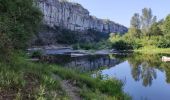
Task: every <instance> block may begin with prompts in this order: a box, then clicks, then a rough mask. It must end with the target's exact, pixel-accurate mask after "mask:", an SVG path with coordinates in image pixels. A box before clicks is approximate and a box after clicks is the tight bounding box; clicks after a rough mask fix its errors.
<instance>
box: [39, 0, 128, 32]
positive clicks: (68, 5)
mask: <svg viewBox="0 0 170 100" xmlns="http://www.w3.org/2000/svg"><path fill="white" fill-rule="evenodd" d="M38 6H39V8H40V9H41V10H42V12H43V13H44V23H45V24H46V25H49V26H50V27H53V26H63V27H64V28H66V29H70V30H80V31H84V30H87V29H94V30H97V31H100V32H107V33H110V32H120V33H124V32H126V31H127V28H126V27H124V26H122V25H120V24H117V23H114V22H112V21H109V20H103V19H98V18H96V17H94V16H91V15H89V11H88V10H87V9H85V8H83V7H82V6H81V5H80V4H78V3H73V2H68V1H66V0H38Z"/></svg>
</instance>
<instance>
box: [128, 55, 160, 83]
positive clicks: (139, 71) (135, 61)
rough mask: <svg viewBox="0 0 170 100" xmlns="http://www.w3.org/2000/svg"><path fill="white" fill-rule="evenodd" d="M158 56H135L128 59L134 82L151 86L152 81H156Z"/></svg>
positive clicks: (158, 65) (158, 66)
mask: <svg viewBox="0 0 170 100" xmlns="http://www.w3.org/2000/svg"><path fill="white" fill-rule="evenodd" d="M159 59H160V57H159V55H146V54H135V55H133V56H131V57H129V58H128V62H129V64H130V66H131V68H132V71H131V74H132V77H133V78H134V80H135V81H140V80H142V81H143V85H144V86H151V85H152V81H153V79H156V77H157V75H156V69H159V70H162V69H161V68H160V65H161V62H160V60H159Z"/></svg>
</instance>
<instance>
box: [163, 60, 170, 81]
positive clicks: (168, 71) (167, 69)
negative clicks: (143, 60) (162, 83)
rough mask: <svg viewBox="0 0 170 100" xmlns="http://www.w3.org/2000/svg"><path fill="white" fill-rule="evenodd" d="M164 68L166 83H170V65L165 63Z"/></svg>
mask: <svg viewBox="0 0 170 100" xmlns="http://www.w3.org/2000/svg"><path fill="white" fill-rule="evenodd" d="M162 66H163V68H164V70H165V75H166V82H167V83H170V63H163V64H162Z"/></svg>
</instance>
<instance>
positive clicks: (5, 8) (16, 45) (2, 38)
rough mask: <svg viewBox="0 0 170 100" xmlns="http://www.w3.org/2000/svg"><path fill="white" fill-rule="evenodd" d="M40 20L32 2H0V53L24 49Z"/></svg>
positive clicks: (14, 0) (18, 0) (19, 0)
mask: <svg viewBox="0 0 170 100" xmlns="http://www.w3.org/2000/svg"><path fill="white" fill-rule="evenodd" d="M41 19H42V14H41V12H40V11H39V10H38V9H37V8H36V7H35V6H34V5H33V0H0V52H1V53H2V54H4V53H7V52H8V50H11V49H23V48H25V47H26V45H27V44H28V41H29V39H30V37H31V36H33V35H34V34H35V33H36V31H37V29H38V26H39V24H40V22H41Z"/></svg>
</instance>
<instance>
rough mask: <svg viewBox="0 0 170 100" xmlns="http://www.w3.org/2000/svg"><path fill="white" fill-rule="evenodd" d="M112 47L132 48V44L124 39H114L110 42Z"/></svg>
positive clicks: (120, 48) (117, 48)
mask: <svg viewBox="0 0 170 100" xmlns="http://www.w3.org/2000/svg"><path fill="white" fill-rule="evenodd" d="M112 48H114V49H116V50H129V49H133V47H132V45H131V44H130V43H127V42H126V41H124V40H119V41H115V42H114V43H112Z"/></svg>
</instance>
